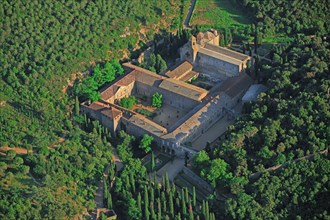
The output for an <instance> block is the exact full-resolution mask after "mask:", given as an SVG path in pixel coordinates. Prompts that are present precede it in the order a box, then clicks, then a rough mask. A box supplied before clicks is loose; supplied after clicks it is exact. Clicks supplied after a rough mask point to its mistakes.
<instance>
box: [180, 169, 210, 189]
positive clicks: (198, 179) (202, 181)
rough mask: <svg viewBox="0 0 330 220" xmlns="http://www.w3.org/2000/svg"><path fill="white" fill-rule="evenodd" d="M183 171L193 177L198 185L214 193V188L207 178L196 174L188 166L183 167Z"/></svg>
mask: <svg viewBox="0 0 330 220" xmlns="http://www.w3.org/2000/svg"><path fill="white" fill-rule="evenodd" d="M182 171H183V173H184V174H186V175H187V176H189V177H190V178H191V179H193V180H194V181H195V185H198V186H199V187H201V188H203V189H204V190H206V191H207V192H208V193H213V188H212V186H211V185H210V184H208V183H207V182H206V181H205V180H203V179H202V178H200V177H199V176H198V175H197V174H195V173H194V172H193V171H191V170H190V169H188V168H187V167H183V169H182Z"/></svg>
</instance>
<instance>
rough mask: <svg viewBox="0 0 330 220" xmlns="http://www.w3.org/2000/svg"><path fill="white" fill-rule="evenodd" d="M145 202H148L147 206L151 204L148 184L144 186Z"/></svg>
mask: <svg viewBox="0 0 330 220" xmlns="http://www.w3.org/2000/svg"><path fill="white" fill-rule="evenodd" d="M144 203H145V204H147V206H148V204H149V196H148V191H147V187H146V186H145V187H144Z"/></svg>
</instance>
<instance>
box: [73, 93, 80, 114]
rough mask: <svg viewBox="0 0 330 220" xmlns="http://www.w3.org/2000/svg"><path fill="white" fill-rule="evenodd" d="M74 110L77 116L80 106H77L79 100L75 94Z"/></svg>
mask: <svg viewBox="0 0 330 220" xmlns="http://www.w3.org/2000/svg"><path fill="white" fill-rule="evenodd" d="M74 112H75V115H76V116H79V113H80V106H79V100H78V97H77V96H76V103H75V106H74Z"/></svg>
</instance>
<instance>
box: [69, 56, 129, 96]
mask: <svg viewBox="0 0 330 220" xmlns="http://www.w3.org/2000/svg"><path fill="white" fill-rule="evenodd" d="M123 73H124V69H123V68H122V67H121V65H120V64H119V62H118V61H116V60H111V61H109V62H107V63H105V64H104V67H103V68H101V66H100V64H97V65H96V66H95V68H94V70H93V73H92V75H91V76H87V77H85V78H84V80H83V81H82V82H81V83H79V84H77V85H76V86H75V93H76V95H78V96H79V97H81V99H88V100H91V101H92V102H95V101H98V100H99V99H100V94H99V93H98V90H99V88H100V87H101V86H103V85H104V84H105V83H109V82H112V81H113V80H114V79H115V78H116V77H118V76H120V75H122V74H123Z"/></svg>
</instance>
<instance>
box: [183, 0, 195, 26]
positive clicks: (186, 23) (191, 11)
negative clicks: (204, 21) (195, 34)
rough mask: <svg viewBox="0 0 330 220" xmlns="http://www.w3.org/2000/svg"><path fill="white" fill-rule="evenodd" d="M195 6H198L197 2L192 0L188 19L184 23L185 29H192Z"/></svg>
mask: <svg viewBox="0 0 330 220" xmlns="http://www.w3.org/2000/svg"><path fill="white" fill-rule="evenodd" d="M195 5H196V0H191V2H190V6H189V9H188V14H187V17H186V19H185V20H184V23H183V28H184V29H188V28H190V27H189V23H190V19H191V16H192V14H193V12H194V8H195Z"/></svg>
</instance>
